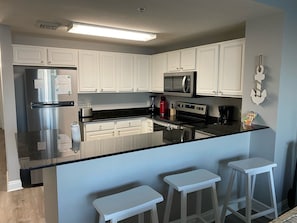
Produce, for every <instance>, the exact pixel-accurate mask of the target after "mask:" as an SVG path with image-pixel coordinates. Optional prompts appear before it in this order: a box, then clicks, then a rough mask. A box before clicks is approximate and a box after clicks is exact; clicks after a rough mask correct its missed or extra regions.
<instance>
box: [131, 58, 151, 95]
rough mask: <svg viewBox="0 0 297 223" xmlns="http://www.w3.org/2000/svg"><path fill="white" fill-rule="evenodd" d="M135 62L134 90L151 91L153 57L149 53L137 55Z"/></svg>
mask: <svg viewBox="0 0 297 223" xmlns="http://www.w3.org/2000/svg"><path fill="white" fill-rule="evenodd" d="M134 63H135V64H134V69H135V73H134V74H135V75H134V90H135V91H136V92H149V91H150V82H151V75H150V74H151V69H150V68H151V57H150V56H148V55H135V56H134Z"/></svg>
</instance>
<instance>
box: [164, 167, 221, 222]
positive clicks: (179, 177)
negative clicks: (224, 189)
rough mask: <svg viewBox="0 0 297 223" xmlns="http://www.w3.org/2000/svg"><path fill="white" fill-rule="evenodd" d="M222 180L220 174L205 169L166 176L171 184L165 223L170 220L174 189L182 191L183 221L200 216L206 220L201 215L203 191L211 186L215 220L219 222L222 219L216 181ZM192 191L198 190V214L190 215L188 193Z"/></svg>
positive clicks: (167, 181) (166, 180) (165, 179)
mask: <svg viewBox="0 0 297 223" xmlns="http://www.w3.org/2000/svg"><path fill="white" fill-rule="evenodd" d="M220 180H221V177H220V176H218V175H216V174H214V173H212V172H209V171H208V170H204V169H198V170H193V171H188V172H185V173H179V174H174V175H169V176H166V177H165V178H164V181H165V182H166V183H167V184H169V189H168V196H167V202H166V208H165V215H164V223H168V222H169V217H170V209H171V206H172V200H173V193H174V189H175V190H177V191H178V192H180V193H181V223H186V222H187V221H188V220H191V219H194V218H199V219H200V220H202V221H204V222H206V221H205V219H203V218H202V217H201V191H202V190H203V189H206V188H211V192H212V193H211V195H212V196H211V197H212V204H213V209H214V216H215V217H214V218H215V222H216V223H219V220H220V219H219V210H218V200H217V192H216V182H218V181H220ZM192 192H197V206H196V210H197V212H196V215H193V216H188V215H187V195H188V194H189V193H192Z"/></svg>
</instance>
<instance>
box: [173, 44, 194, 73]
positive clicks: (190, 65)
mask: <svg viewBox="0 0 297 223" xmlns="http://www.w3.org/2000/svg"><path fill="white" fill-rule="evenodd" d="M167 59H168V64H167V65H168V66H167V70H168V71H169V72H174V71H188V70H196V48H194V47H193V48H186V49H182V50H176V51H171V52H168V53H167Z"/></svg>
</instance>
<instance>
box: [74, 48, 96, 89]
mask: <svg viewBox="0 0 297 223" xmlns="http://www.w3.org/2000/svg"><path fill="white" fill-rule="evenodd" d="M78 59H79V66H78V87H79V92H93V93H96V92H97V90H98V81H99V80H98V79H99V60H98V52H96V51H90V50H80V51H79V55H78Z"/></svg>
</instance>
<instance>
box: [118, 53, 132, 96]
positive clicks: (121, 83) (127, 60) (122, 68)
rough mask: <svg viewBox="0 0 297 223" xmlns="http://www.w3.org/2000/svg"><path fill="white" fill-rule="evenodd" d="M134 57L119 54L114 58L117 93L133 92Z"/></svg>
mask: <svg viewBox="0 0 297 223" xmlns="http://www.w3.org/2000/svg"><path fill="white" fill-rule="evenodd" d="M133 77H134V55H133V54H127V53H119V54H118V55H117V58H116V79H117V84H118V87H117V90H118V92H133V90H134V84H133Z"/></svg>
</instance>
